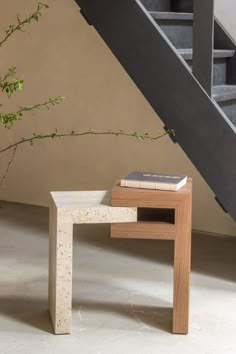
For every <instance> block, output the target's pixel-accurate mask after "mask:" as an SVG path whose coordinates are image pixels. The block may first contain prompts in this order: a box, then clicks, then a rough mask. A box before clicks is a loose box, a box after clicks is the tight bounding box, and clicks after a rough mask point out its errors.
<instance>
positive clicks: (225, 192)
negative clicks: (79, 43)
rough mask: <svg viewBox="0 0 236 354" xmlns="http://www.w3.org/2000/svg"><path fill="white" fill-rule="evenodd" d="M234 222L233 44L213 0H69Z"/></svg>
mask: <svg viewBox="0 0 236 354" xmlns="http://www.w3.org/2000/svg"><path fill="white" fill-rule="evenodd" d="M76 2H77V3H78V5H79V6H80V9H81V13H82V14H83V16H84V17H85V19H86V21H87V22H88V23H89V24H91V25H93V26H94V27H95V29H96V30H97V31H98V33H99V34H100V35H101V37H102V38H103V39H104V41H105V42H106V44H107V45H108V46H109V47H110V49H111V50H112V52H113V53H114V55H115V56H116V58H117V59H118V60H119V62H120V63H121V65H122V66H123V67H124V68H125V70H126V71H127V73H128V74H129V75H130V77H131V78H132V80H133V81H134V82H135V84H136V85H137V87H138V88H139V89H140V91H141V92H142V93H143V95H144V96H145V97H146V99H147V101H148V102H149V103H150V105H151V106H152V107H153V109H154V110H155V111H156V113H157V114H158V115H159V117H160V118H161V119H162V121H163V122H164V125H165V127H168V128H169V129H174V130H175V138H176V140H177V142H178V144H179V145H180V146H181V147H182V149H183V150H184V151H185V153H186V154H187V156H188V157H189V158H190V159H191V161H192V162H193V164H194V165H195V167H196V168H197V169H198V171H199V172H200V173H201V175H202V176H203V178H204V179H205V180H206V182H207V183H208V185H209V186H210V187H211V189H212V190H213V192H214V193H215V195H216V200H217V201H218V203H219V204H220V205H221V206H222V208H223V209H224V210H225V211H227V212H229V213H230V214H231V216H232V217H233V218H234V219H235V220H236V158H235V156H236V47H235V44H234V42H233V41H232V40H231V38H230V37H229V36H228V35H227V33H226V32H225V31H224V30H223V28H222V27H221V25H220V24H219V23H218V22H217V20H216V19H214V0H204V1H203V0H142V1H140V0H76Z"/></svg>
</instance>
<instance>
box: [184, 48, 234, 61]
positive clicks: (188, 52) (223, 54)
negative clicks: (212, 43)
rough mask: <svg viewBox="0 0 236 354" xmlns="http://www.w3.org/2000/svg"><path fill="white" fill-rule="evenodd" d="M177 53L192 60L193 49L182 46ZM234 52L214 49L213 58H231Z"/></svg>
mask: <svg viewBox="0 0 236 354" xmlns="http://www.w3.org/2000/svg"><path fill="white" fill-rule="evenodd" d="M178 52H179V54H180V55H181V56H182V57H183V59H185V60H192V59H193V50H192V49H188V48H186V49H185V48H184V49H178ZM234 54H235V51H234V50H225V49H214V58H215V59H216V58H232V57H233V56H234Z"/></svg>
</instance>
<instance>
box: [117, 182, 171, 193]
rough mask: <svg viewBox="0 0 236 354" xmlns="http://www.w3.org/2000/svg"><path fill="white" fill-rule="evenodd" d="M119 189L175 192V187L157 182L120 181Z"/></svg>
mask: <svg viewBox="0 0 236 354" xmlns="http://www.w3.org/2000/svg"><path fill="white" fill-rule="evenodd" d="M120 186H121V187H129V188H138V189H155V190H164V191H176V186H175V185H171V184H164V183H158V182H144V181H135V180H125V179H122V180H121V182H120Z"/></svg>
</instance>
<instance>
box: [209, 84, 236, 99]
mask: <svg viewBox="0 0 236 354" xmlns="http://www.w3.org/2000/svg"><path fill="white" fill-rule="evenodd" d="M213 98H214V99H215V100H216V101H217V102H224V101H230V100H235V99H236V85H219V86H213Z"/></svg>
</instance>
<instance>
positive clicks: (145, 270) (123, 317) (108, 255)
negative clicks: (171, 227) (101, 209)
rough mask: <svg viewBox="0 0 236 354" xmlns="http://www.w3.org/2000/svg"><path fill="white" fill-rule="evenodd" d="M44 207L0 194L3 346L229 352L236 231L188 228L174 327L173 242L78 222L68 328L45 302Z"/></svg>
mask: <svg viewBox="0 0 236 354" xmlns="http://www.w3.org/2000/svg"><path fill="white" fill-rule="evenodd" d="M47 229H48V210H47V209H45V208H39V207H32V206H25V205H20V204H12V203H3V202H1V203H0V270H1V277H0V354H5V353H6V354H16V353H17V354H21V353H22V354H38V353H43V354H54V353H56V354H60V353H63V354H65V353H66V352H67V353H70V354H73V353H77V354H78V353H79V354H80V353H81V354H90V353H91V354H156V353H161V354H165V353H168V354H174V353H180V354H184V353H186V354H191V353H196V354H199V353H200V354H218V353H219V354H223V353H224V354H235V353H236V316H235V313H236V239H232V238H231V239H230V238H213V237H212V236H207V235H193V256H192V276H191V314H190V333H189V335H188V336H183V335H172V334H171V333H170V332H171V321H172V310H171V306H172V276H173V268H172V258H173V245H172V243H171V242H165V241H164V242H163V241H140V240H139V241H136V240H111V239H109V227H108V226H107V225H105V226H104V225H103V226H102V225H99V226H91V225H89V226H83V225H82V226H79V227H75V232H74V233H75V242H74V243H75V247H74V275H73V280H74V288H73V330H72V334H71V335H66V336H55V335H53V334H52V327H51V324H50V320H49V316H48V312H47V263H48V259H47V254H48V240H47V237H48V236H47Z"/></svg>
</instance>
